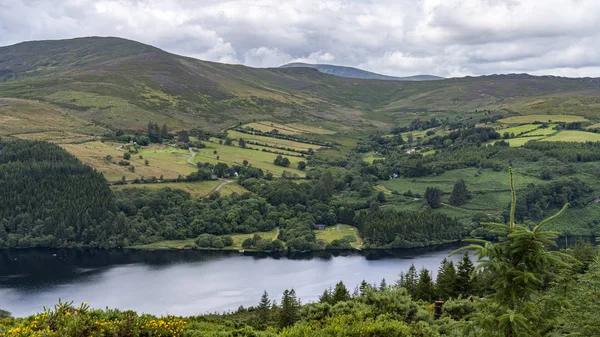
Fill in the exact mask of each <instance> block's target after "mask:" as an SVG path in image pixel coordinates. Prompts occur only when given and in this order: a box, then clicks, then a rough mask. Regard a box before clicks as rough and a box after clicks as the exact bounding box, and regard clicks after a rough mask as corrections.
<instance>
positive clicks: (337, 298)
mask: <svg viewBox="0 0 600 337" xmlns="http://www.w3.org/2000/svg"><path fill="white" fill-rule="evenodd" d="M349 299H350V292H348V289H346V286H345V285H344V283H343V282H342V281H340V282H338V283H337V284H336V285H335V288H334V289H333V295H332V296H331V302H332V304H335V303H338V302H343V301H347V300H349Z"/></svg>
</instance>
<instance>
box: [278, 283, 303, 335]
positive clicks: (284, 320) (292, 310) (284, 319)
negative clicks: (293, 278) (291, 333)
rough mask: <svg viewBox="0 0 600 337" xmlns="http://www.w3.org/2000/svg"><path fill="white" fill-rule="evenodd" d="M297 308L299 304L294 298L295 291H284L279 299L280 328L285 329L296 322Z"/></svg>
mask: <svg viewBox="0 0 600 337" xmlns="http://www.w3.org/2000/svg"><path fill="white" fill-rule="evenodd" d="M299 306H300V304H299V303H298V299H297V298H296V291H294V289H292V290H287V289H286V290H285V291H284V292H283V297H282V298H281V309H280V311H279V327H280V328H285V327H287V326H290V325H292V324H294V323H295V322H296V319H297V315H298V307H299Z"/></svg>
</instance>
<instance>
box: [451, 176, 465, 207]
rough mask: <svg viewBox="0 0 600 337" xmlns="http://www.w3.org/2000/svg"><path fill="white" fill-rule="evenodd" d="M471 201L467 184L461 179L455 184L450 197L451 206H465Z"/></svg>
mask: <svg viewBox="0 0 600 337" xmlns="http://www.w3.org/2000/svg"><path fill="white" fill-rule="evenodd" d="M468 200H469V191H467V184H465V181H464V180H462V179H460V180H459V181H457V182H456V183H455V184H454V188H453V189H452V194H451V195H450V204H451V205H454V206H460V205H463V204H465V203H466V202H467V201H468Z"/></svg>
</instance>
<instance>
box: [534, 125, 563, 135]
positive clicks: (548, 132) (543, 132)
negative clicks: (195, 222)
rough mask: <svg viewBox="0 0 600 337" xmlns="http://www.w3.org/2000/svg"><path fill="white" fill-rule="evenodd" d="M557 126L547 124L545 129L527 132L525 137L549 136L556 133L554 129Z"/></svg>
mask: <svg viewBox="0 0 600 337" xmlns="http://www.w3.org/2000/svg"><path fill="white" fill-rule="evenodd" d="M557 126H558V124H548V127H547V128H539V129H537V130H533V131H531V132H528V133H527V134H526V135H527V136H549V135H551V134H553V133H556V132H558V131H556V130H554V128H555V127H557Z"/></svg>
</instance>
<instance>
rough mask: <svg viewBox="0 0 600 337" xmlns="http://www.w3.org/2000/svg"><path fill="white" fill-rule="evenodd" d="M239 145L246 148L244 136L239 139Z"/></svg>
mask: <svg viewBox="0 0 600 337" xmlns="http://www.w3.org/2000/svg"><path fill="white" fill-rule="evenodd" d="M238 145H239V146H240V147H243V148H245V147H246V141H245V140H244V138H240V139H239V140H238Z"/></svg>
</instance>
